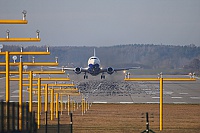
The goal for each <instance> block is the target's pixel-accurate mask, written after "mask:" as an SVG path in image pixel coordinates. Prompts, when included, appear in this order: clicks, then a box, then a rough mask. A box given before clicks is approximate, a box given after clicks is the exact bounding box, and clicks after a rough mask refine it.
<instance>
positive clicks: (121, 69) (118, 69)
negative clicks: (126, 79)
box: [114, 67, 140, 71]
mask: <svg viewBox="0 0 200 133" xmlns="http://www.w3.org/2000/svg"><path fill="white" fill-rule="evenodd" d="M139 68H140V67H128V68H115V69H114V71H124V70H130V69H139Z"/></svg>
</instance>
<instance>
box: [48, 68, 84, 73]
mask: <svg viewBox="0 0 200 133" xmlns="http://www.w3.org/2000/svg"><path fill="white" fill-rule="evenodd" d="M48 68H52V69H60V70H67V71H74V72H87V71H88V68H81V67H48Z"/></svg>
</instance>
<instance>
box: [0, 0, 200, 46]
mask: <svg viewBox="0 0 200 133" xmlns="http://www.w3.org/2000/svg"><path fill="white" fill-rule="evenodd" d="M23 10H26V11H27V20H28V24H27V25H0V38H4V37H6V30H7V29H9V30H10V37H36V32H35V31H36V30H37V29H38V30H40V37H41V40H42V41H41V42H40V43H33V44H36V45H50V46H61V45H62V46H63V45H66V46H68V45H69V46H111V45H120V44H135V43H137V44H152V43H153V44H161V43H162V44H170V45H189V44H195V45H197V46H200V0H0V19H22V13H21V12H22V11H23ZM3 44H8V43H3ZM9 44H21V43H9Z"/></svg>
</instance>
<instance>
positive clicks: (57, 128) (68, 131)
mask: <svg viewBox="0 0 200 133" xmlns="http://www.w3.org/2000/svg"><path fill="white" fill-rule="evenodd" d="M72 116H73V115H72V113H70V123H69V124H60V111H58V118H57V124H53V125H52V124H48V123H49V122H48V121H49V119H48V118H49V117H48V112H45V124H44V125H40V126H39V129H38V130H37V133H72V132H73V122H72Z"/></svg>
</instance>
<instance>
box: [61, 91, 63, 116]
mask: <svg viewBox="0 0 200 133" xmlns="http://www.w3.org/2000/svg"><path fill="white" fill-rule="evenodd" d="M62 111H63V99H62V94H60V112H61V115H62Z"/></svg>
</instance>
